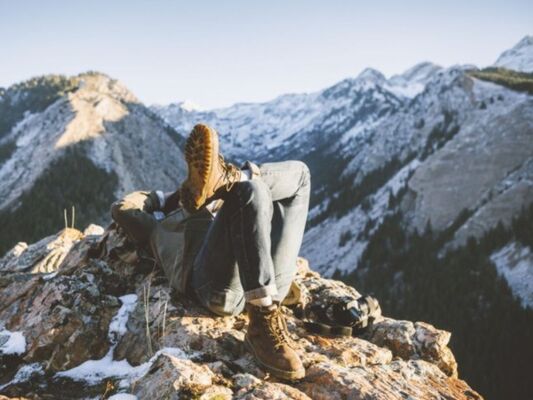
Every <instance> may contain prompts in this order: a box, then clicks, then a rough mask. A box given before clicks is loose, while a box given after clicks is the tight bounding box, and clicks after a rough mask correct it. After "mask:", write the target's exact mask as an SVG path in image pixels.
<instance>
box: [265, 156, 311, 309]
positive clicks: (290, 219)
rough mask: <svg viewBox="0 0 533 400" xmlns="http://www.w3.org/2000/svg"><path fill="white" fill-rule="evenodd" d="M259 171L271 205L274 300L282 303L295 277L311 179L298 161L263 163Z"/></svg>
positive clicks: (302, 164)
mask: <svg viewBox="0 0 533 400" xmlns="http://www.w3.org/2000/svg"><path fill="white" fill-rule="evenodd" d="M259 169H260V171H261V179H262V180H263V182H265V183H266V184H267V185H268V187H269V189H270V193H271V196H272V200H273V202H274V204H273V206H274V213H273V218H272V234H271V255H272V262H273V265H274V271H275V276H276V278H275V280H276V287H277V290H278V294H277V295H275V296H274V300H275V301H282V300H283V299H284V298H285V296H286V295H287V293H288V291H289V289H290V286H291V283H292V281H293V279H294V276H295V274H296V258H297V257H298V253H299V251H300V247H301V244H302V239H303V234H304V230H305V223H306V221H307V213H308V208H309V197H310V190H311V176H310V173H309V168H308V167H307V165H306V164H305V163H303V162H301V161H281V162H273V163H264V164H261V165H260V166H259Z"/></svg>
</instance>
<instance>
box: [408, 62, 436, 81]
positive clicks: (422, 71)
mask: <svg viewBox="0 0 533 400" xmlns="http://www.w3.org/2000/svg"><path fill="white" fill-rule="evenodd" d="M441 69H442V67H440V66H439V65H437V64H433V63H432V62H429V61H424V62H421V63H418V64H416V65H414V66H413V67H411V68H409V69H407V70H406V71H404V72H403V73H402V74H401V77H402V78H404V79H405V80H406V81H411V82H413V81H415V82H416V81H425V80H427V79H428V78H429V77H431V76H432V75H433V74H434V73H435V72H437V71H439V70H441Z"/></svg>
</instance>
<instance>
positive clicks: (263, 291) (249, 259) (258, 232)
mask: <svg viewBox="0 0 533 400" xmlns="http://www.w3.org/2000/svg"><path fill="white" fill-rule="evenodd" d="M272 212H273V204H272V200H271V196H270V191H269V189H268V187H267V185H266V184H265V183H264V182H263V181H261V180H259V179H255V180H251V181H245V182H239V183H236V184H235V186H234V187H233V189H232V190H231V191H230V192H228V193H227V195H226V196H225V198H224V204H223V206H222V207H221V209H220V210H219V211H218V213H217V215H216V217H215V220H214V221H213V222H212V225H211V227H210V228H209V231H208V233H207V235H206V238H205V240H204V244H203V246H202V248H201V249H200V251H199V253H198V255H197V257H196V259H195V262H194V269H193V279H192V284H193V288H194V290H195V292H196V294H197V296H198V298H199V300H200V301H201V302H202V304H203V305H204V306H206V307H207V308H209V309H210V310H211V311H213V312H215V313H217V314H221V315H227V314H237V313H240V312H241V311H242V310H243V309H244V302H245V300H247V301H252V300H254V299H256V298H261V297H265V296H269V295H276V294H277V290H276V284H275V272H274V266H273V263H272V257H271V254H270V230H271V221H272Z"/></svg>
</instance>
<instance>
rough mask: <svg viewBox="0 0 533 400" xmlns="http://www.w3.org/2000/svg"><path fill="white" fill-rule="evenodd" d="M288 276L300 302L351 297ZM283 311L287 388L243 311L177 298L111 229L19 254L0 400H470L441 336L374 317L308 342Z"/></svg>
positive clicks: (304, 271)
mask: <svg viewBox="0 0 533 400" xmlns="http://www.w3.org/2000/svg"><path fill="white" fill-rule="evenodd" d="M297 279H298V282H299V283H300V286H301V287H302V288H303V290H304V291H305V292H306V293H307V294H308V295H309V296H310V297H311V299H312V298H313V296H320V295H323V294H324V293H325V292H324V291H329V292H331V291H334V292H336V293H340V294H341V295H351V296H359V294H358V293H357V292H356V291H355V289H353V288H351V287H348V286H346V285H344V284H343V283H341V282H339V281H334V280H329V279H324V278H321V277H320V275H319V274H317V273H316V272H313V271H311V270H310V269H309V268H308V266H307V262H306V261H305V260H304V259H299V271H298V278H297ZM284 311H285V313H286V315H287V320H288V325H289V330H290V331H291V334H292V336H293V339H294V341H295V343H296V345H297V348H298V351H299V353H300V355H301V357H302V359H303V360H304V364H305V366H306V370H307V374H306V377H305V378H304V379H303V380H301V381H299V382H295V383H288V382H282V381H278V380H276V379H274V378H273V377H271V376H268V375H267V374H265V373H264V372H263V371H262V370H261V369H259V368H258V366H257V364H256V363H255V362H254V359H253V358H252V357H251V356H250V354H249V353H248V352H247V351H246V350H245V348H244V346H243V338H244V333H245V328H246V324H247V318H246V316H245V315H244V314H243V315H238V316H235V317H225V318H221V317H215V316H213V315H211V314H209V313H208V312H206V311H205V310H204V309H202V308H201V307H199V306H197V305H196V304H194V302H192V301H191V300H189V299H184V298H179V297H177V296H176V295H174V294H173V293H172V292H171V291H170V290H169V288H168V283H167V281H166V279H165V277H164V276H163V275H162V273H161V271H160V270H159V269H158V268H157V267H156V266H155V264H154V262H153V260H152V259H151V258H150V257H149V255H148V254H146V253H143V252H142V251H135V249H132V246H131V244H130V243H128V242H127V240H126V239H125V238H124V237H123V236H122V235H120V233H119V232H117V231H116V230H114V229H113V227H110V228H108V230H106V231H105V232H104V230H103V229H102V228H99V227H96V226H91V227H89V228H88V229H86V231H85V232H83V233H82V232H80V231H77V230H74V229H65V230H63V231H61V232H60V233H58V234H57V235H54V236H50V237H47V238H45V239H42V240H41V241H39V242H37V243H35V244H32V245H29V246H28V245H27V244H25V243H19V244H18V245H17V246H15V247H14V248H13V249H12V250H11V251H9V252H8V253H7V254H6V255H5V256H4V257H3V258H2V259H0V399H7V398H31V399H56V398H61V399H108V398H109V399H114V400H118V399H123V400H124V399H150V400H153V399H160V398H161V399H182V398H183V399H187V398H194V399H213V400H214V399H219V400H220V399H232V398H235V399H480V398H481V397H480V395H479V394H477V393H476V392H475V391H474V390H472V389H471V388H470V387H469V386H468V384H467V383H466V382H464V381H463V380H460V379H459V378H458V374H457V364H456V362H455V359H454V356H453V354H452V352H451V351H450V349H449V348H448V347H447V345H448V341H449V339H450V333H449V332H445V331H442V330H439V329H436V328H435V327H433V326H431V325H429V324H427V323H423V322H415V323H413V322H409V321H397V320H394V319H390V318H382V319H380V320H379V321H377V322H376V323H374V325H373V326H372V327H371V328H370V329H369V330H368V331H367V332H365V333H364V334H363V335H362V336H360V337H342V338H332V337H324V336H316V335H312V334H309V333H307V332H306V331H305V329H303V324H302V322H301V321H300V320H299V319H297V318H295V317H294V315H293V313H292V310H291V309H289V308H286V309H285V310H284ZM385 311H386V310H385Z"/></svg>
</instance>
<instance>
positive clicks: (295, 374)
mask: <svg viewBox="0 0 533 400" xmlns="http://www.w3.org/2000/svg"><path fill="white" fill-rule="evenodd" d="M244 343H245V344H246V347H247V348H248V350H249V351H250V353H252V354H253V356H254V358H255V360H256V362H257V363H258V364H259V365H260V366H261V367H262V368H263V369H265V370H267V371H268V372H270V373H271V374H272V375H274V376H275V377H277V378H281V379H285V380H287V381H297V380H300V379H303V378H304V377H305V369H304V368H302V369H301V370H298V371H285V370H283V369H278V368H275V367H271V366H270V365H268V364H265V363H264V362H262V361H261V360H260V359H259V357H258V356H257V354H256V352H255V350H254V347H253V346H252V344H251V343H250V341H249V340H248V336H245V337H244Z"/></svg>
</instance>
